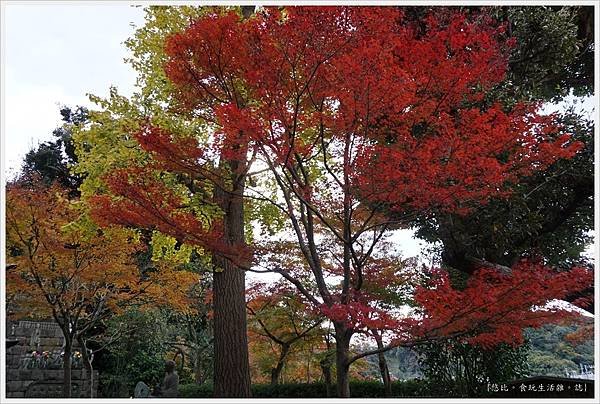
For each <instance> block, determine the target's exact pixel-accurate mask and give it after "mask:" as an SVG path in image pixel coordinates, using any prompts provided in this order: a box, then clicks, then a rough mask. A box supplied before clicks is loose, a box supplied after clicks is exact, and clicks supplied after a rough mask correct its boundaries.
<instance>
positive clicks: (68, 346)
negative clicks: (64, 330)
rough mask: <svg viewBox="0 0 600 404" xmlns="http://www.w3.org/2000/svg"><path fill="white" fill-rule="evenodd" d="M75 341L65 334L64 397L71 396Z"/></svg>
mask: <svg viewBox="0 0 600 404" xmlns="http://www.w3.org/2000/svg"><path fill="white" fill-rule="evenodd" d="M72 352H73V341H72V340H71V338H70V337H68V336H67V335H65V352H64V356H63V397H65V398H71V353H72Z"/></svg>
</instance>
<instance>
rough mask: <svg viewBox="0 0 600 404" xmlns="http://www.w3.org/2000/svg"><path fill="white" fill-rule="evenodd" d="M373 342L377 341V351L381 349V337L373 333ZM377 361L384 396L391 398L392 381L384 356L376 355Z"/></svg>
mask: <svg viewBox="0 0 600 404" xmlns="http://www.w3.org/2000/svg"><path fill="white" fill-rule="evenodd" d="M375 341H377V349H383V341H382V339H381V335H379V334H378V333H375ZM377 360H378V361H379V372H380V373H381V380H382V381H383V389H384V396H385V397H391V396H392V380H391V378H390V370H389V368H388V365H387V360H386V359H385V354H384V353H383V352H379V353H378V354H377Z"/></svg>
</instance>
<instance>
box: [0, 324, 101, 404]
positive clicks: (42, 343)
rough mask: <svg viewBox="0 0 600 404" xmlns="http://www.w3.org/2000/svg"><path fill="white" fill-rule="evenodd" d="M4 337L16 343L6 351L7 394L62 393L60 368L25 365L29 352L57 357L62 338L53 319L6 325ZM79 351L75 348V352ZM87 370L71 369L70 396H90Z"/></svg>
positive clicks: (20, 395)
mask: <svg viewBox="0 0 600 404" xmlns="http://www.w3.org/2000/svg"><path fill="white" fill-rule="evenodd" d="M7 339H9V340H18V341H19V344H18V345H15V346H13V347H11V348H8V349H7V350H6V397H7V398H20V397H32V398H33V397H37V398H46V397H47V398H56V397H61V396H62V381H63V369H48V368H42V369H40V368H35V367H34V368H28V367H27V366H26V361H27V360H28V359H27V358H29V357H31V353H32V351H36V350H37V351H38V352H43V351H46V352H49V353H52V354H54V355H55V356H57V355H58V356H59V355H60V353H61V352H62V347H63V344H64V337H63V335H62V331H61V329H60V328H59V327H58V324H56V323H54V322H36V321H20V322H18V323H10V324H8V327H7ZM75 350H78V348H77V347H74V351H75ZM88 373H89V372H87V371H86V370H85V369H72V371H71V383H72V386H73V393H72V397H89V390H90V385H89V379H90V378H89V374H88ZM97 383H98V371H94V390H95V392H94V396H96V391H97V385H98V384H97Z"/></svg>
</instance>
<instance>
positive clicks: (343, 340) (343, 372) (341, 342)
mask: <svg viewBox="0 0 600 404" xmlns="http://www.w3.org/2000/svg"><path fill="white" fill-rule="evenodd" d="M351 337H352V332H351V331H350V330H348V329H347V328H345V327H344V326H340V325H337V324H336V326H335V340H336V344H335V364H336V371H337V395H338V397H341V398H348V397H350V377H349V376H350V375H349V370H350V365H349V364H348V359H349V352H350V338H351Z"/></svg>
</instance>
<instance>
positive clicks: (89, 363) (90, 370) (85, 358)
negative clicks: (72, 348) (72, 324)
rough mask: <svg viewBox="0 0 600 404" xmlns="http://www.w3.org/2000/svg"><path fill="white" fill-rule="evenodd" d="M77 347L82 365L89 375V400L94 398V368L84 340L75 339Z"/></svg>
mask: <svg viewBox="0 0 600 404" xmlns="http://www.w3.org/2000/svg"><path fill="white" fill-rule="evenodd" d="M77 341H78V342H79V345H80V346H81V357H82V359H83V365H84V366H85V370H86V372H88V373H89V375H90V391H89V393H90V398H94V367H93V366H92V358H90V356H89V355H88V352H87V347H86V344H85V340H84V339H83V338H77Z"/></svg>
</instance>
